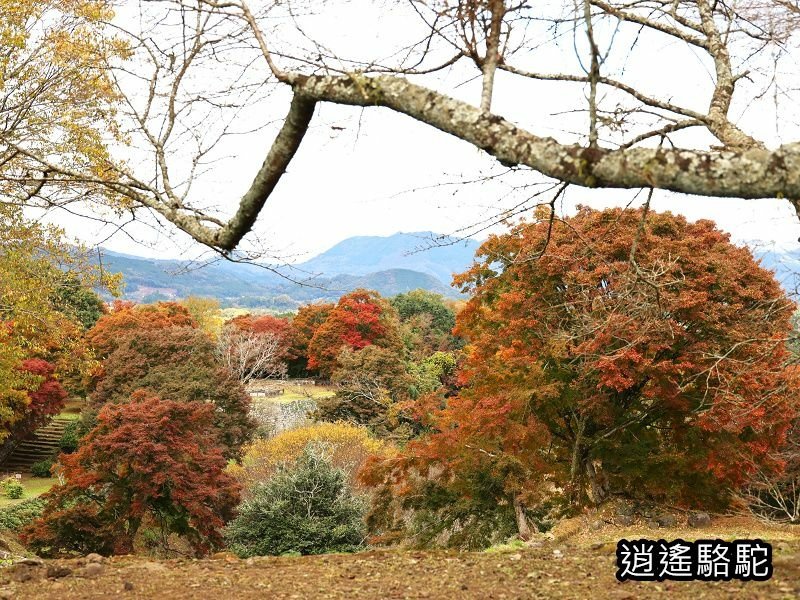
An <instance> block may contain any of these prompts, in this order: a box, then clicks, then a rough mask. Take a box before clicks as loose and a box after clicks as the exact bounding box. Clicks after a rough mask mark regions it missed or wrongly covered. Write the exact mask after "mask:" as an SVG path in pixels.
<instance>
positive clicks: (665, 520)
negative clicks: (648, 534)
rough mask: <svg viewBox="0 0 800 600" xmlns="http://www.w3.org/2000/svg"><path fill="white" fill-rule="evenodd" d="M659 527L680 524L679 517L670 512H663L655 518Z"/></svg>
mask: <svg viewBox="0 0 800 600" xmlns="http://www.w3.org/2000/svg"><path fill="white" fill-rule="evenodd" d="M655 521H656V523H658V526H659V527H675V526H676V525H677V524H678V519H677V518H676V517H675V515H671V514H669V513H662V514H660V515H658V516H657V517H656V519H655Z"/></svg>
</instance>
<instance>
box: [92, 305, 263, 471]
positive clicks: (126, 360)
mask: <svg viewBox="0 0 800 600" xmlns="http://www.w3.org/2000/svg"><path fill="white" fill-rule="evenodd" d="M168 310H170V311H171V310H172V307H169V308H168ZM148 312H155V313H156V314H160V313H159V312H158V310H156V311H148V310H146V308H145V307H142V308H140V309H132V310H131V311H128V313H129V314H130V315H134V316H136V317H138V316H140V315H143V314H148ZM177 315H178V317H179V318H180V319H181V320H182V319H183V316H184V315H182V313H180V312H178V313H177ZM102 321H103V319H101V323H102ZM158 322H160V323H162V324H163V325H165V326H164V327H163V328H160V329H156V328H155V327H152V326H151V327H149V328H144V329H140V330H129V329H127V328H126V329H122V330H121V331H119V332H118V333H117V334H116V335H115V336H114V338H113V339H114V343H113V346H114V348H113V350H112V351H111V352H110V353H109V354H108V355H107V356H106V359H105V360H104V361H103V369H102V376H101V377H100V378H99V380H98V381H97V383H96V385H95V388H94V390H93V392H92V395H91V404H92V406H93V407H95V408H98V409H99V408H100V407H101V406H103V405H104V404H107V403H118V402H127V401H128V399H129V398H130V396H131V394H133V393H134V392H135V391H137V390H146V391H148V392H149V393H151V394H155V395H157V396H159V397H160V398H162V399H164V400H171V401H175V402H205V403H209V404H211V405H212V406H213V407H214V409H215V410H214V412H213V419H214V423H215V426H216V427H217V429H218V431H219V434H220V440H221V442H222V443H223V445H224V448H225V455H226V456H227V457H229V458H232V457H235V456H237V455H238V451H239V448H240V446H241V445H242V444H243V443H244V442H246V441H247V440H249V439H250V436H251V435H252V432H253V430H254V428H255V426H254V424H253V422H252V421H251V419H250V417H249V414H248V413H249V410H250V397H249V396H248V395H247V393H246V392H245V390H244V388H243V387H242V385H241V384H240V383H239V381H238V380H237V379H236V378H235V377H234V376H233V374H232V373H230V372H229V371H228V370H227V369H225V368H224V367H223V366H222V364H221V363H220V362H219V360H218V359H217V356H216V346H215V344H214V342H213V341H212V340H211V339H210V338H209V337H208V336H207V335H206V334H205V333H204V332H203V331H201V330H199V329H194V328H192V327H185V326H184V327H179V326H169V321H158Z"/></svg>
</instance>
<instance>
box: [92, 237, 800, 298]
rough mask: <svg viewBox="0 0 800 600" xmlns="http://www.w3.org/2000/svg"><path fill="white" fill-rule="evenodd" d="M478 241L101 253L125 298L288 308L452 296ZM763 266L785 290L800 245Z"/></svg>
mask: <svg viewBox="0 0 800 600" xmlns="http://www.w3.org/2000/svg"><path fill="white" fill-rule="evenodd" d="M478 246H479V242H477V241H475V240H472V239H467V240H456V239H454V238H448V237H446V236H440V235H437V234H435V233H432V232H416V233H396V234H394V235H391V236H386V237H381V236H358V237H351V238H347V239H345V240H343V241H341V242H339V243H338V244H336V245H335V246H333V247H332V248H330V249H329V250H327V251H325V252H323V253H322V254H320V255H318V256H315V257H314V258H311V259H310V260H307V261H305V262H301V263H297V264H294V265H291V266H285V265H284V266H276V265H261V264H255V263H239V262H231V261H227V260H219V261H216V262H213V263H210V264H203V265H199V264H196V263H192V262H190V261H184V260H163V259H151V258H143V257H140V256H133V255H130V254H121V253H118V252H112V251H110V250H104V251H103V253H102V254H103V267H104V268H105V269H107V270H109V271H113V272H121V273H122V274H123V277H124V280H125V283H126V287H125V290H124V297H125V298H126V299H130V300H136V301H139V302H152V301H156V300H167V299H169V300H172V299H181V298H186V297H187V296H205V297H212V298H217V299H218V300H219V301H220V303H221V304H222V306H224V307H228V306H235V307H242V308H265V309H272V310H278V311H283V310H292V309H295V308H297V307H298V306H299V305H301V304H305V303H308V302H314V301H323V300H324V301H332V300H336V299H338V298H339V296H341V295H342V294H343V293H345V292H347V291H350V290H353V289H356V288H367V289H373V290H376V291H378V292H380V293H381V294H382V295H384V296H393V295H395V294H399V293H401V292H407V291H409V290H413V289H417V288H421V289H425V290H429V291H432V292H436V293H439V294H442V295H443V296H446V297H450V298H458V297H460V294H459V292H458V291H457V290H456V289H454V288H453V287H451V286H450V285H449V284H450V281H451V278H452V276H453V274H454V273H460V272H463V271H464V270H466V269H467V268H468V267H469V266H470V265H471V264H472V261H473V258H474V256H475V251H476V250H477V248H478ZM751 247H753V248H754V254H755V255H756V257H757V258H759V259H760V260H761V264H762V265H763V266H764V267H766V268H768V269H770V270H772V271H773V272H774V273H775V276H776V278H777V279H778V281H779V282H780V284H781V285H782V286H783V288H784V289H785V290H786V291H787V292H789V293H792V294H794V293H796V290H797V288H798V283H799V282H800V249H799V248H795V249H781V248H770V249H764V248H763V247H759V245H758V244H751Z"/></svg>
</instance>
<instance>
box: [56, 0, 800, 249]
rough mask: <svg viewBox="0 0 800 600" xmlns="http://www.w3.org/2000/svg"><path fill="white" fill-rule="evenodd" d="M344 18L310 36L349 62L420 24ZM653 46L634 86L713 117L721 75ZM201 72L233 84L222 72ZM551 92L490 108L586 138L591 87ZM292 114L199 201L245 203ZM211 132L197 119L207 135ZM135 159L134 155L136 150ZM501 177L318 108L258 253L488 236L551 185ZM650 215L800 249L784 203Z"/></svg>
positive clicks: (202, 184)
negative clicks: (585, 106) (584, 104)
mask: <svg viewBox="0 0 800 600" xmlns="http://www.w3.org/2000/svg"><path fill="white" fill-rule="evenodd" d="M135 4H137V3H131V5H135ZM130 10H131V11H134V10H135V9H134V8H133V7H131V8H130ZM398 11H399V12H398ZM335 15H336V17H335V19H332V18H331V15H330V14H327V15H326V13H324V12H323V13H319V14H317V15H313V16H311V17H308V18H307V19H306V20H305V21H304V31H305V32H306V33H307V34H309V35H311V36H312V37H319V38H324V39H325V41H326V44H328V46H329V47H332V48H336V49H337V51H338V52H341V53H342V54H343V55H350V54H358V53H360V54H363V53H364V52H368V53H370V54H377V55H381V54H385V55H388V54H390V53H391V51H392V50H391V46H392V43H393V42H392V40H393V38H394V37H397V32H398V31H403V28H404V27H405V28H407V29H408V30H414V29H415V28H418V27H419V24H418V23H417V22H416V21H414V20H413V19H412V18H411V17H410V16H409V14H408V12H407V11H405V10H400V9H396V8H392V9H391V10H390V9H389V8H387V7H386V5H383V4H380V3H375V2H362V1H360V0H359V1H354V2H344V3H339V4H336V13H335ZM120 19H122V22H123V23H125V24H126V25H128V26H132V23H133V22H134V21H135V17H134V16H133V12H130V13H126V12H123V13H122V14H121V16H120ZM340 24H346V26H340ZM354 31H355V32H358V37H357V39H356V38H354V37H353V36H352V35H351V34H352V32H354ZM602 33H603V32H602V30H601V31H600V33H599V34H598V35H602ZM276 35H277V34H276ZM621 37H622V36H621V35H620V34H618V35H617V36H616V38H615V43H616V44H618V45H619V44H622V45H623V46H624V43H625V40H624V39H620V38H621ZM608 39H611V37H610V35H609V38H608ZM582 44H583V40H582V39H573V38H572V36H570V35H567V36H563V37H562V38H561V39H560V40H559V43H558V44H557V45H553V44H550V45H549V46H548V47H547V48H546V49H544V50H541V51H539V54H538V55H536V60H537V61H539V63H541V62H542V61H544V62H545V63H546V64H547V67H548V69H547V70H549V71H551V72H553V71H565V72H576V69H580V64H579V62H578V61H577V55H576V52H577V53H578V54H580V52H581V51H582V50H581V48H582ZM644 46H645V48H644V49H642V50H641V51H640V52H638V53H637V54H636V55H632V56H630V57H627V56H626V57H625V64H624V69H625V74H626V78H627V80H629V81H635V82H636V84H637V86H640V87H641V88H643V89H646V90H648V91H649V92H653V93H665V90H666V91H668V95H669V97H670V99H674V100H675V101H682V102H684V101H685V103H686V104H687V105H690V106H697V107H698V108H700V109H703V108H705V107H704V106H703V103H704V102H707V98H708V92H709V90H710V89H711V87H712V78H711V76H710V74H709V73H708V68H709V66H708V64H707V63H706V62H704V60H703V58H702V57H699V56H698V55H697V54H696V53H695V52H693V51H692V50H691V49H687V48H685V47H682V45H676V44H675V43H674V42H672V41H671V40H668V39H665V38H664V37H663V36H657V37H653V38H652V39H651V40H648V41H647V43H646V44H644ZM543 52H544V54H542V53H543ZM609 62H610V61H609ZM791 66H793V64H792V65H790V67H791ZM790 67H787V68H790ZM609 68H611V67H609ZM221 69H223V70H224V66H223V67H221ZM796 72H797V71H795V73H796ZM692 74H693V76H690V75H692ZM204 76H205V77H211V78H213V77H217V76H218V77H222V71H220V72H218V73H214V72H210V73H209V72H206V73H205V74H204ZM471 77H472V75H471V72H470V71H469V69H468V68H467V67H456V68H453V69H451V70H450V71H448V72H447V73H444V74H442V75H439V76H438V79H437V80H436V82H432V83H429V82H426V83H429V84H430V85H435V86H436V87H438V88H439V89H443V90H446V91H447V93H449V94H451V95H456V96H458V97H460V98H462V99H464V100H468V101H471V102H473V103H477V101H478V98H479V82H477V81H475V80H474V79H471ZM546 85H547V87H544V86H543V85H542V84H540V83H533V82H530V81H526V80H522V81H519V80H517V78H512V77H509V76H506V75H505V74H500V75H499V78H498V82H497V88H496V92H495V102H494V105H493V110H494V112H497V113H498V114H502V115H504V116H506V117H507V118H510V119H511V120H512V121H514V122H516V123H519V124H520V125H522V126H524V127H528V128H530V130H531V131H533V132H535V133H537V134H540V135H552V136H554V137H556V138H558V139H560V140H564V141H568V140H569V139H572V138H574V135H575V132H574V130H578V129H580V130H581V131H582V130H583V129H585V125H584V121H585V119H586V117H585V113H584V114H570V115H566V116H565V115H564V114H563V113H564V111H565V110H566V108H567V107H569V106H570V105H571V104H574V103H575V101H576V98H577V101H580V98H581V90H580V88H576V87H574V84H550V83H548V84H546ZM751 96H752V95H748V93H747V91H746V90H745V92H744V93H742V94H741V101H740V102H739V104H737V105H736V106H735V115H736V117H737V120H738V121H739V122H740V123H741V124H742V126H743V127H744V128H745V129H746V130H747V131H750V132H752V133H755V134H757V137H759V138H761V139H766V140H767V141H768V143H770V144H772V145H775V144H778V143H780V142H782V141H786V140H787V139H792V136H794V138H800V135H797V134H798V129H797V126H796V125H795V124H794V123H793V122H792V121H791V120H786V121H785V122H782V124H781V127H776V126H775V122H776V114H775V108H774V105H773V104H772V103H771V102H769V101H768V99H767V100H763V101H760V102H755V103H752V102H750V99H751ZM287 107H288V95H287V94H286V93H285V91H280V90H279V91H278V92H276V93H275V94H273V95H272V96H271V97H270V98H269V99H268V100H266V101H265V102H263V103H261V104H259V105H257V106H254V107H253V109H254V111H257V113H256V112H254V113H250V114H249V115H248V114H245V115H244V116H243V118H245V119H246V118H254V117H253V115H255V114H258V116H259V118H264V117H263V115H267V116H269V117H270V118H269V119H265V120H270V119H274V120H275V122H274V123H273V124H272V125H271V126H267V127H266V128H264V129H262V130H260V131H258V132H255V133H253V134H250V135H240V136H236V137H235V138H232V139H229V140H228V141H227V142H226V143H224V144H223V145H221V146H220V152H219V156H218V157H217V160H218V162H216V163H214V164H213V165H212V167H211V168H209V170H208V173H206V174H205V175H204V176H203V178H202V179H201V180H199V181H198V183H197V184H196V185H195V193H196V194H197V197H198V198H199V203H200V204H203V203H205V204H206V205H216V206H218V207H220V210H222V212H229V211H230V210H231V207H233V206H235V204H236V202H237V201H238V198H239V197H240V196H241V194H242V193H243V192H244V190H245V189H247V186H248V185H249V183H250V181H251V180H252V177H253V175H254V174H255V172H256V170H257V168H258V166H259V165H260V163H261V161H262V160H263V158H264V156H265V152H266V150H267V149H268V148H269V146H270V144H271V142H272V138H273V135H274V131H275V128H276V127H277V123H279V121H278V119H279V117H280V116H281V115H283V114H285V111H286V110H287ZM779 122H780V120H779ZM204 126H207V125H206V124H203V123H198V127H204ZM688 141H691V142H693V143H695V142H698V140H688ZM131 152H132V153H133V154H134V155H136V152H137V151H136V150H135V149H134V150H131ZM139 158H141V160H142V162H143V164H144V163H146V161H147V160H149V158H148V157H147V156H145V155H144V154H142V155H141V156H140V157H139ZM504 171H505V169H504V168H503V167H501V166H500V165H498V164H497V163H496V161H494V160H493V159H491V158H489V157H488V156H487V155H485V154H484V153H483V152H481V151H480V150H478V149H476V148H474V147H472V146H470V145H469V144H467V143H465V142H462V141H459V140H457V139H455V138H452V137H449V136H447V135H446V134H443V133H441V132H439V131H436V130H434V129H432V128H430V127H428V126H425V125H422V124H420V123H417V122H415V121H413V120H412V119H410V118H408V117H404V116H402V115H398V114H394V113H392V112H391V111H389V110H388V109H381V108H370V109H360V108H352V107H340V106H332V105H318V107H317V113H316V115H315V117H314V119H313V121H312V126H311V129H310V130H309V132H308V133H307V135H306V138H305V140H304V142H303V144H302V146H301V148H300V151H299V152H298V154H297V156H296V157H295V159H294V160H293V162H292V163H291V165H290V167H289V171H288V174H287V175H286V176H285V177H284V178H283V179H282V180H281V182H280V183H279V185H278V188H277V190H276V191H275V193H274V194H273V195H272V197H271V198H270V199H269V201H268V203H267V206H266V208H265V210H264V211H263V212H262V214H261V216H260V218H259V220H258V223H257V225H256V228H255V231H254V234H255V235H254V236H251V239H252V238H254V237H257V238H258V244H259V245H260V246H261V247H263V248H265V249H267V250H268V251H269V252H270V253H272V254H273V255H275V256H278V257H281V258H286V259H288V260H290V261H291V260H295V259H303V258H308V257H310V256H313V255H314V254H317V253H319V252H321V251H324V250H325V249H326V248H328V247H330V246H332V245H334V244H335V243H337V242H338V241H340V240H342V239H344V238H347V237H350V236H354V235H390V234H392V233H396V232H398V231H404V232H410V231H428V230H430V231H435V232H437V233H443V234H459V233H467V234H472V235H475V236H476V237H485V235H486V234H487V233H488V231H500V230H502V227H494V228H493V229H490V230H488V231H477V230H478V229H480V227H474V225H475V224H477V223H481V222H482V221H484V220H485V219H488V218H491V217H492V216H493V215H496V214H498V213H499V212H501V211H502V210H503V209H506V208H510V207H512V206H516V205H517V204H519V203H520V202H522V201H524V200H525V199H526V198H529V197H531V195H532V194H533V193H534V192H536V191H537V189H539V188H537V187H535V185H536V184H538V183H541V182H542V178H541V177H539V176H538V175H536V174H535V173H531V172H523V173H516V174H511V175H510V176H504V177H498V178H495V179H488V180H487V179H486V178H487V177H489V176H492V175H494V176H497V175H499V174H501V173H503V172H504ZM635 197H636V192H635V191H627V190H625V191H623V190H588V189H581V188H577V187H571V188H569V189H568V190H567V193H566V195H565V197H564V199H563V202H562V203H561V205H560V206H559V211H560V212H562V213H563V214H569V213H570V212H572V211H573V210H574V207H575V205H576V204H588V205H590V206H594V207H598V208H600V207H605V206H610V205H627V204H629V203H631V202H632V200H633V199H634V198H635ZM642 200H643V197H641V196H640V197H639V198H638V199H637V200H635V201H634V203H633V205H634V206H637V205H640V204H641V201H642ZM653 208H654V209H655V210H667V209H669V210H672V211H675V212H678V213H681V214H683V215H685V216H687V217H688V218H690V219H699V218H708V219H713V220H715V221H716V222H717V223H718V224H719V226H720V227H721V228H722V229H724V230H726V231H728V232H730V233H731V234H732V236H733V238H734V239H735V240H736V241H739V242H742V241H747V242H754V243H758V244H762V245H773V244H776V245H778V246H780V247H784V248H794V247H797V246H798V245H800V244H798V237H800V223H798V220H797V217H796V216H795V215H794V212H793V210H792V209H791V207H790V206H789V205H788V203H786V202H780V201H777V200H775V201H769V200H766V201H765V200H759V201H744V200H729V199H724V200H722V199H719V200H715V199H706V198H696V197H686V196H680V195H676V194H670V193H667V192H659V191H656V193H655V196H654V200H653ZM48 218H49V219H50V220H54V221H56V222H58V223H60V224H61V225H63V226H64V228H65V229H66V230H67V233H68V234H71V235H74V236H77V237H79V238H80V239H82V240H83V241H85V242H87V243H89V244H102V245H103V246H105V247H107V248H110V249H113V250H117V251H122V252H127V253H131V254H138V255H144V256H153V257H164V258H166V257H169V258H173V257H178V256H196V255H197V254H198V253H199V252H200V251H201V250H200V248H199V247H198V245H197V244H195V243H193V242H191V241H190V240H189V239H188V238H187V236H185V235H182V234H180V233H178V232H176V231H175V229H174V228H173V227H171V226H167V227H164V228H158V227H156V228H153V227H150V226H148V225H146V224H142V223H138V224H133V225H129V226H127V227H126V229H125V230H124V231H121V232H119V231H118V232H116V233H115V227H113V226H110V225H105V226H101V225H99V224H97V223H96V222H93V221H90V220H85V219H79V218H77V217H74V216H71V215H66V214H64V213H56V214H51V215H49V216H48ZM470 226H473V227H471V228H470ZM464 228H468V229H466V230H465V229H464Z"/></svg>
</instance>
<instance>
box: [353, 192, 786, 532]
mask: <svg viewBox="0 0 800 600" xmlns="http://www.w3.org/2000/svg"><path fill="white" fill-rule="evenodd" d="M478 256H479V260H478V261H477V262H476V263H475V264H474V266H473V267H472V268H471V269H470V270H469V271H467V272H466V273H464V274H463V275H461V276H459V277H457V278H456V281H457V283H459V284H460V285H462V287H463V288H464V290H466V291H469V292H471V294H472V297H471V299H470V301H469V302H468V304H467V306H466V307H465V309H464V310H463V311H462V312H461V313H460V314H459V316H458V321H457V326H456V332H457V333H458V334H460V335H461V336H463V337H464V338H465V339H467V340H468V344H467V347H466V348H465V352H466V359H465V361H464V364H463V366H462V368H461V369H460V372H459V380H460V384H461V385H462V386H463V388H462V389H461V390H460V392H459V394H458V396H456V397H453V398H449V399H446V400H445V399H444V398H443V397H442V396H441V395H434V396H430V397H428V398H425V399H424V400H423V401H421V402H420V403H418V406H417V416H418V418H420V419H421V420H422V422H423V423H424V424H425V425H426V426H427V427H428V428H429V434H428V435H426V436H424V437H422V438H421V439H420V440H417V441H415V442H413V443H411V444H409V446H408V448H407V449H406V450H405V452H404V454H403V456H402V457H401V458H400V459H399V460H398V459H394V460H393V461H384V462H382V463H381V464H378V465H374V466H373V468H372V469H371V471H368V473H367V478H368V479H371V480H372V481H373V483H377V482H380V481H383V482H388V483H389V484H390V486H393V489H394V491H395V492H396V493H397V494H398V495H399V496H401V497H406V498H409V499H410V498H412V497H416V498H419V497H420V495H419V491H420V488H427V489H429V490H430V486H438V487H437V489H438V490H439V491H438V492H437V493H438V496H437V495H436V494H433V495H430V494H429V497H438V498H439V499H440V500H441V498H443V497H447V498H449V499H450V500H449V501H450V502H451V503H453V502H456V501H463V502H466V503H468V504H470V503H471V506H472V507H473V509H475V507H476V506H478V505H479V504H480V502H484V503H486V502H490V503H494V505H495V506H501V507H507V509H506V510H507V511H508V514H509V515H511V518H513V517H514V516H515V517H516V519H517V522H518V525H519V532H520V533H524V531H523V530H524V529H525V528H526V519H525V515H526V513H527V514H530V513H531V512H532V507H534V506H537V505H540V504H541V503H542V502H543V501H544V500H543V499H545V498H550V499H551V500H552V498H554V497H558V496H561V497H562V498H563V501H564V503H565V504H566V505H567V506H568V507H572V508H575V507H578V506H581V505H583V504H586V503H600V502H602V501H603V500H605V499H606V498H607V497H608V496H609V495H611V494H614V495H625V496H627V497H633V498H641V499H647V500H653V501H662V502H676V503H681V504H684V505H714V504H719V503H724V502H725V501H726V491H727V490H729V489H730V488H732V487H734V488H735V487H736V486H738V485H741V484H742V483H743V482H744V480H745V479H746V477H747V475H748V473H747V470H748V468H749V467H748V465H754V464H762V465H763V464H765V463H768V462H769V455H770V452H771V451H773V450H774V449H775V448H776V447H779V446H780V445H781V444H782V443H783V442H784V440H785V435H786V431H787V427H788V426H789V424H790V422H791V420H792V418H793V417H794V416H795V415H797V414H798V406H799V404H798V396H797V393H796V389H797V387H796V383H797V382H796V377H795V375H794V374H793V373H794V372H793V371H792V370H790V369H787V368H786V363H787V359H788V351H787V348H786V339H787V337H788V335H789V332H790V330H791V326H790V316H791V314H792V311H793V309H794V306H793V304H792V303H791V302H790V301H789V300H788V299H787V298H786V296H785V294H784V292H783V291H782V290H781V288H780V286H779V285H778V283H777V282H776V281H775V278H774V277H773V275H772V273H770V272H769V271H767V270H765V269H763V268H762V267H760V266H759V264H758V262H757V261H756V260H755V259H754V258H753V256H752V254H751V253H750V251H749V250H748V249H746V248H741V247H737V246H735V245H733V244H732V243H731V242H730V240H729V236H728V235H727V234H725V233H723V232H721V231H719V230H718V229H716V228H715V226H714V224H713V223H712V222H710V221H697V222H695V223H689V222H687V221H686V219H684V218H682V217H679V216H675V215H672V214H670V213H661V214H659V213H650V214H643V211H642V210H621V209H614V210H605V211H594V210H590V209H588V208H581V209H580V210H579V212H578V214H577V215H575V216H574V217H571V218H567V219H564V220H558V219H554V220H553V221H552V222H551V221H550V219H549V218H544V219H542V221H541V222H534V223H521V224H519V225H517V226H515V227H513V228H512V229H511V230H510V231H509V232H508V233H506V234H504V235H499V236H493V237H491V238H489V240H488V241H486V242H485V243H484V244H483V245H482V246H481V248H480V250H479V252H478ZM771 466H772V467H773V468H774V467H776V466H778V465H774V464H773V465H771ZM432 473H433V474H436V475H435V476H431V475H430V474H432ZM426 474H427V475H426ZM440 508H441V507H440ZM484 508H485V507H484ZM512 509H513V511H512ZM475 510H477V509H475ZM462 521H463V519H462Z"/></svg>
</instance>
